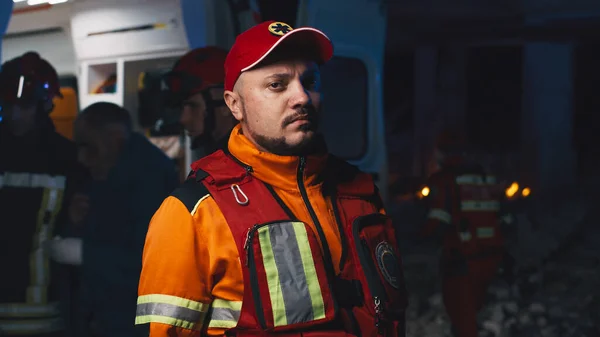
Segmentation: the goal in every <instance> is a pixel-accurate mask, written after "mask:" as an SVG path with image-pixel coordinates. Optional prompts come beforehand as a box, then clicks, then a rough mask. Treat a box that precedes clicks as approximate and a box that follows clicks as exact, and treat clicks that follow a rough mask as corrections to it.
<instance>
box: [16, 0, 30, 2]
mask: <svg viewBox="0 0 600 337" xmlns="http://www.w3.org/2000/svg"><path fill="white" fill-rule="evenodd" d="M23 1H27V0H13V2H23Z"/></svg>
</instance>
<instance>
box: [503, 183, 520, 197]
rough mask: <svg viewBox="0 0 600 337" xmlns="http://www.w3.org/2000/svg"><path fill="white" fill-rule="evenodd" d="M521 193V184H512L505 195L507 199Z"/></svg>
mask: <svg viewBox="0 0 600 337" xmlns="http://www.w3.org/2000/svg"><path fill="white" fill-rule="evenodd" d="M518 191H519V184H517V182H514V183H512V184H510V187H508V188H507V189H506V191H505V194H506V196H507V197H509V198H512V197H513V196H514V195H515V194H517V192H518Z"/></svg>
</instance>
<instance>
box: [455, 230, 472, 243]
mask: <svg viewBox="0 0 600 337" xmlns="http://www.w3.org/2000/svg"><path fill="white" fill-rule="evenodd" d="M458 236H459V237H460V241H461V242H467V241H471V238H472V236H471V233H470V232H459V233H458Z"/></svg>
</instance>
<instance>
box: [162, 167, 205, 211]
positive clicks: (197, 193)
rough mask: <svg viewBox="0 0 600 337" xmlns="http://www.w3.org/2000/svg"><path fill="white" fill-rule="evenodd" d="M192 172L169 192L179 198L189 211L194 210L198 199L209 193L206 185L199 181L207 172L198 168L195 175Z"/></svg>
mask: <svg viewBox="0 0 600 337" xmlns="http://www.w3.org/2000/svg"><path fill="white" fill-rule="evenodd" d="M193 173H194V172H190V175H189V176H188V179H186V180H185V181H184V182H183V184H181V186H179V187H178V188H176V189H175V190H174V191H173V192H172V193H171V196H172V197H175V198H177V199H179V201H181V203H183V204H184V205H185V207H186V208H187V210H188V211H189V212H190V213H191V212H192V211H193V210H194V207H196V204H197V203H198V200H200V199H202V198H203V197H205V196H206V195H208V194H210V193H209V192H208V189H207V188H206V186H204V184H202V183H201V182H200V181H201V180H202V179H204V178H206V177H207V176H208V173H206V172H204V171H200V170H199V171H196V175H194V174H193ZM198 173H200V175H198ZM203 174H204V175H203ZM198 177H201V178H198Z"/></svg>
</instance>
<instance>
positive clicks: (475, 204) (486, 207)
mask: <svg viewBox="0 0 600 337" xmlns="http://www.w3.org/2000/svg"><path fill="white" fill-rule="evenodd" d="M461 210H462V211H464V212H477V211H499V210H500V203H499V202H498V201H493V200H489V201H476V200H465V201H462V202H461Z"/></svg>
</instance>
